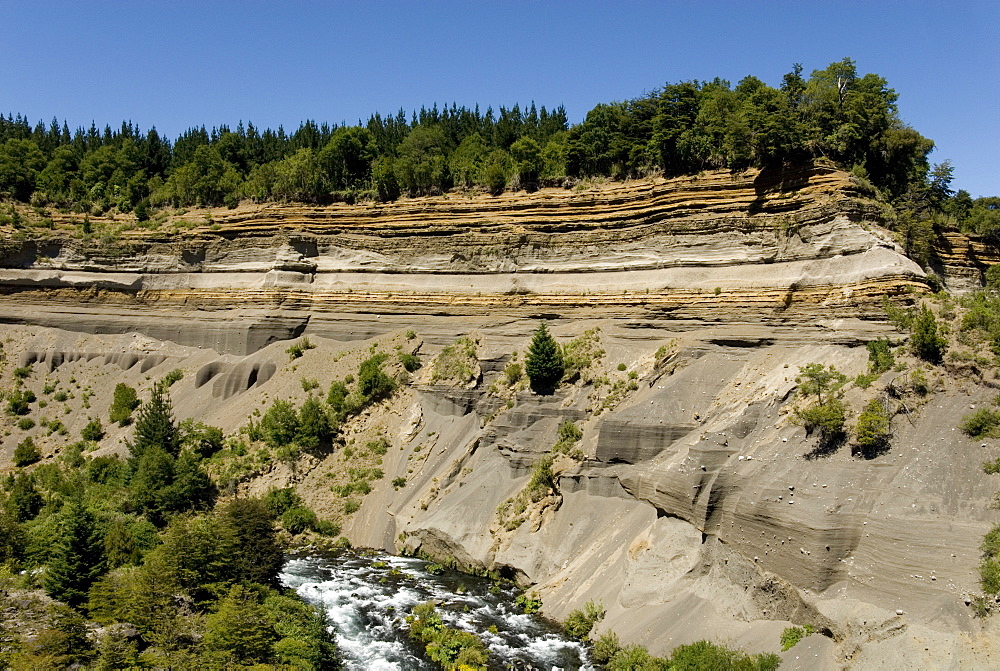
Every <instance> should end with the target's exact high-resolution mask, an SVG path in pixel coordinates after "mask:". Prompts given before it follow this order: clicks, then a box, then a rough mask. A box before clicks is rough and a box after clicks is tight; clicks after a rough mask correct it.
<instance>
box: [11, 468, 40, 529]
mask: <svg viewBox="0 0 1000 671" xmlns="http://www.w3.org/2000/svg"><path fill="white" fill-rule="evenodd" d="M35 484H36V483H35V475H34V474H33V473H18V474H17V477H16V478H14V485H13V486H12V487H11V489H10V498H9V499H7V506H8V509H9V511H10V513H11V514H12V515H13V516H14V519H15V520H17V521H18V522H27V521H28V520H33V519H35V516H36V515H38V513H39V512H40V511H41V509H42V506H43V505H45V499H44V498H42V494H41V492H39V491H38V488H37V487H36V486H35Z"/></svg>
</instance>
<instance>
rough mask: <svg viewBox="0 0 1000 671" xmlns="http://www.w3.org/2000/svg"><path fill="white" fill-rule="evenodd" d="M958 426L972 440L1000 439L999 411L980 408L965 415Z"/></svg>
mask: <svg viewBox="0 0 1000 671" xmlns="http://www.w3.org/2000/svg"><path fill="white" fill-rule="evenodd" d="M960 426H961V429H962V431H964V432H965V433H966V434H967V435H969V436H972V437H973V438H1000V411H997V410H992V409H990V408H980V409H979V410H976V411H975V412H973V413H969V414H968V415H965V416H964V417H963V418H962V423H961V425H960Z"/></svg>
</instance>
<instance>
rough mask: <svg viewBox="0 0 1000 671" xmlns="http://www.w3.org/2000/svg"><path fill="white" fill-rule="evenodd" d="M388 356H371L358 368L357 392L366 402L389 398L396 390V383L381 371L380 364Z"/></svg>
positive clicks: (379, 354)
mask: <svg viewBox="0 0 1000 671" xmlns="http://www.w3.org/2000/svg"><path fill="white" fill-rule="evenodd" d="M388 356H389V355H388V354H385V353H384V352H380V353H378V354H373V355H372V356H370V357H368V358H367V359H365V360H364V361H362V362H361V365H360V366H359V367H358V391H359V392H360V393H361V396H362V397H363V398H364V399H365V400H366V401H367V402H374V401H378V400H380V399H383V398H385V397H387V396H389V395H390V394H391V393H392V392H393V391H395V389H396V382H395V380H393V379H392V378H391V377H389V376H388V375H386V374H385V372H384V371H383V370H382V362H384V361H385V360H386V359H387V358H388Z"/></svg>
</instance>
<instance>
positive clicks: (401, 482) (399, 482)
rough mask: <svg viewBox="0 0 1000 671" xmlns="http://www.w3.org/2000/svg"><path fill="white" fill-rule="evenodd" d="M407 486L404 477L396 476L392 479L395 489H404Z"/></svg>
mask: <svg viewBox="0 0 1000 671" xmlns="http://www.w3.org/2000/svg"><path fill="white" fill-rule="evenodd" d="M405 486H406V478H403V477H399V478H394V479H393V481H392V488H393V489H402V488H403V487H405Z"/></svg>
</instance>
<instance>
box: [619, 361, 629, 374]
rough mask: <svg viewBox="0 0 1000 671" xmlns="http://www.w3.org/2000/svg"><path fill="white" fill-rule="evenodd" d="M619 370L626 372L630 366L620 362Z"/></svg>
mask: <svg viewBox="0 0 1000 671" xmlns="http://www.w3.org/2000/svg"><path fill="white" fill-rule="evenodd" d="M618 370H619V371H621V372H625V371H626V370H628V366H626V365H625V364H624V363H620V364H618Z"/></svg>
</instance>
